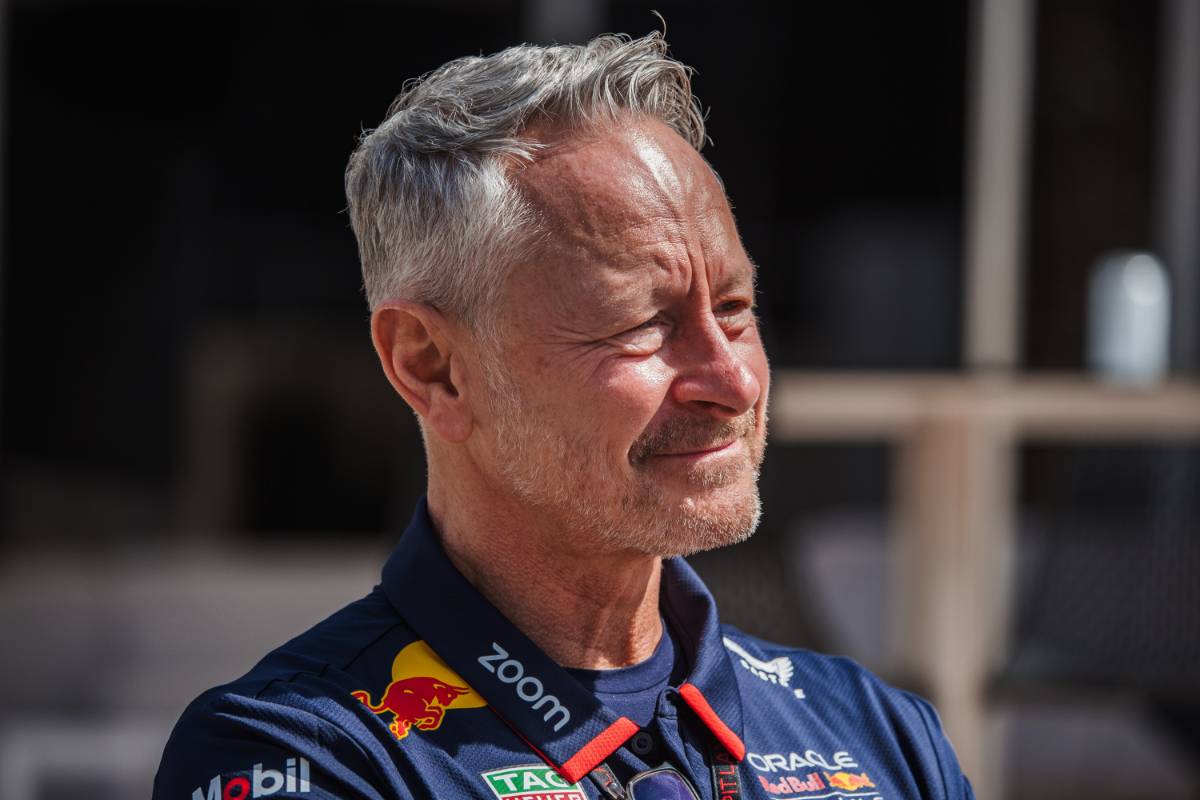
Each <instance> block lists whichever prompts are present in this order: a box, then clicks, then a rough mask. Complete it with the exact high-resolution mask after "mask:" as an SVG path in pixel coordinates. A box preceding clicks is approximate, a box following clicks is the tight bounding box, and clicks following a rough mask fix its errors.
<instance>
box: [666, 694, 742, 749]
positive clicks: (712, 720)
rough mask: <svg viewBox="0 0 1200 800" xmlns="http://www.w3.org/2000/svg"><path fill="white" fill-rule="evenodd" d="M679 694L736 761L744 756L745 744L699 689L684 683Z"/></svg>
mask: <svg viewBox="0 0 1200 800" xmlns="http://www.w3.org/2000/svg"><path fill="white" fill-rule="evenodd" d="M679 696H680V697H682V698H683V701H684V702H685V703H687V704H688V706H689V707H690V708H691V709H692V711H694V712H696V716H697V717H699V718H700V721H701V722H703V723H704V724H705V725H707V726H708V729H709V730H710V731H712V734H713V736H715V737H717V741H718V742H720V743H721V745H722V746H723V747H724V748H725V749H726V750H728V751H729V754H730V755H731V756H733V757H734V758H735V759H737V760H738V761H741V760H742V759H743V758H745V756H746V745H745V744H744V743H743V742H742V740H741V738H740V737H739V736H738V735H737V734H736V733H734V732H733V731H732V730H730V728H729V726H728V725H726V724H725V723H724V722H722V721H721V718H720V717H718V716H717V712H715V711H713V707H712V706H711V705H709V704H708V700H706V699H704V695H703V694H701V693H700V690H699V689H697V688H696V687H695V686H693V685H692V684H690V683H685V684H683V685H682V686H680V687H679Z"/></svg>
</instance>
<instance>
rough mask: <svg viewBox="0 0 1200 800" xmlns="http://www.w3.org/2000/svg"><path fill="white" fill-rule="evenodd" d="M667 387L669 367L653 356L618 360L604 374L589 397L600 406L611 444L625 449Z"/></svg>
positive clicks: (647, 421) (658, 405)
mask: <svg viewBox="0 0 1200 800" xmlns="http://www.w3.org/2000/svg"><path fill="white" fill-rule="evenodd" d="M670 387H671V372H670V369H669V368H668V367H667V366H666V365H665V364H662V363H661V362H660V361H659V360H658V359H656V358H647V359H642V360H639V361H622V362H620V363H617V364H614V365H613V368H612V369H610V370H609V371H608V372H607V373H606V374H605V376H604V380H603V382H602V383H601V386H600V388H599V391H597V392H596V393H595V394H594V396H593V402H594V403H595V404H596V406H597V407H598V408H601V407H602V408H603V409H604V410H603V415H604V417H605V419H606V422H607V424H606V425H605V427H606V429H608V430H609V431H610V432H611V433H612V434H613V436H614V439H615V441H614V444H615V445H616V446H618V447H621V448H627V447H628V446H629V445H630V444H631V443H632V441H633V440H634V439H635V438H636V437H637V436H638V435H640V434H641V433H642V432H643V431H645V430H646V428H647V427H648V426H649V425H650V422H651V420H652V419H653V418H654V416H655V414H657V413H658V411H659V409H660V408H662V406H663V403H664V402H665V400H666V397H667V394H668V392H669V390H670Z"/></svg>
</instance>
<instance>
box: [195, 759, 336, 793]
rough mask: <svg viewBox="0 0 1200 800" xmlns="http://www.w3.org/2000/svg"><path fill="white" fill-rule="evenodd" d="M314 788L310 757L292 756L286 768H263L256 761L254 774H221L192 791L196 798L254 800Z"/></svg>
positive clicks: (303, 791)
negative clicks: (234, 775)
mask: <svg viewBox="0 0 1200 800" xmlns="http://www.w3.org/2000/svg"><path fill="white" fill-rule="evenodd" d="M311 789H312V783H311V781H310V780H309V767H308V759H307V758H289V759H287V761H286V762H284V765H283V769H282V770H278V769H263V765H262V764H261V763H260V764H255V765H254V769H253V770H251V772H250V777H249V778H245V777H237V778H227V779H225V780H224V781H222V780H221V776H220V775H214V776H213V778H212V780H210V781H209V782H208V787H207V791H205V787H203V786H198V787H196V789H195V790H194V791H193V792H192V800H252V798H255V797H269V796H271V795H273V794H275V793H276V792H278V791H280V790H287V791H289V792H295V793H298V794H308V792H309V791H310V790H311Z"/></svg>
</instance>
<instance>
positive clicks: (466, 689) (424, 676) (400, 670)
mask: <svg viewBox="0 0 1200 800" xmlns="http://www.w3.org/2000/svg"><path fill="white" fill-rule="evenodd" d="M351 694H352V695H353V696H354V698H355V699H356V700H358V701H359V702H361V703H362V704H363V705H364V706H366V707H367V708H369V709H370V710H371V711H372V712H374V713H375V714H377V715H380V716H384V715H390V716H391V723H390V724H389V725H388V728H389V729H390V730H391V732H392V734H393V735H394V736H395V737H396V739H397V740H398V741H399V740H402V739H404V738H405V737H406V736H408V733H409V731H411V730H412V729H413V728H416V729H417V730H421V731H432V730H436V729H437V728H439V727H441V725H442V720H443V719H444V718H445V716H446V712H447V711H450V710H455V709H461V708H480V707H482V706H485V705H487V703H486V702H485V701H484V699H483V697H481V696H480V695H479V693H478V692H476V691H475V690H474V689H472V688H471V687H470V686H468V685H467V682H466V681H464V680H463V679H462V678H461V677H459V675H458V673H457V672H455V671H454V670H452V669H450V667H449V666H448V665H447V664H446V662H445V661H442V659H441V658H439V657H438V655H437V653H435V652H433V649H432V648H431V647H430V646H429V645H428V644H426V643H425V642H423V641H420V640H418V641H415V642H413V643H412V644H410V645H407V646H406V647H405V648H404V649H403V650H401V651H400V652H399V653H397V654H396V658H395V659H394V660H393V661H392V682H391V683H389V684H388V685H387V687H386V688H385V689H384V690H383V693H382V694H380V695H379V702H374V701H373V700H372V699H371V694H370V692H367V691H363V690H359V691H355V692H351Z"/></svg>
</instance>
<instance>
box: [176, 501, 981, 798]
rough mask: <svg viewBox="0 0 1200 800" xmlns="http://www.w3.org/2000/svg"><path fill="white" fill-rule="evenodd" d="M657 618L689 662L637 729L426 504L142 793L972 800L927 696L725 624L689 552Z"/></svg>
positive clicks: (672, 574) (200, 721)
mask: <svg viewBox="0 0 1200 800" xmlns="http://www.w3.org/2000/svg"><path fill="white" fill-rule="evenodd" d="M530 591H537V587H536V586H531V587H530ZM661 611H662V614H663V617H664V619H665V621H666V622H667V624H668V626H669V628H670V630H671V631H672V634H673V636H672V637H664V638H672V639H673V640H674V642H673V643H671V645H670V646H672V647H677V648H678V649H677V659H681V660H682V662H683V663H682V664H675V661H676V660H677V659H676V658H672V659H671V661H672V663H673V664H675V672H674V677H675V680H673V681H666V682H665V685H663V686H662V688H661V689H659V690H658V693H657V698H656V700H654V701H653V703H652V705H651V706H650V707H652V708H653V714H652V718H651V719H650V720H649V722H648V723H647V724H645V725H644V727H639V724H638V723H637V722H634V721H633V720H631V719H629V718H628V717H625V716H622V715H621V713H619V712H618V711H616V710H614V709H613V708H610V707H609V706H607V705H606V704H605V703H604V702H603V698H604V697H605V693H604V692H603V691H601V692H600V693H599V694H597V693H595V692H593V691H592V689H591V688H589V684H591V683H592V682H591V681H589V680H588V678H587V676H586V675H584V674H581V675H579V677H578V678H577V677H576V676H573V675H572V674H571V672H570V671H568V670H566V669H563V668H562V667H560V666H559V665H558V664H556V663H554V662H553V661H552V660H551V659H550V658H549V657H548V656H547V655H546V654H545V653H543V652H542V651H541V650H540V649H539V648H538V647H537V646H536V645H534V644H533V642H532V641H530V640H529V639H528V638H527V637H526V636H525V635H524V634H523V633H521V631H520V630H518V629H517V628H516V627H515V626H514V625H513V624H512V623H511V622H510V621H509V620H508V619H506V618H505V616H504V615H503V614H502V613H501V612H500V611H499V610H497V609H496V608H495V607H494V606H493V605H491V603H489V602H488V600H487V599H486V598H484V597H483V596H482V595H481V594H480V593H479V592H478V591H476V590H475V588H474V587H473V586H471V584H470V583H469V582H468V581H467V580H466V579H465V578H464V577H463V576H462V575H461V574H460V573H459V572H458V571H457V570H456V569H455V568H454V566H453V565H452V564H451V562H450V561H449V559H448V558H447V557H446V554H445V552H444V551H443V550H442V547H441V543H440V541H439V538H438V536H437V533H436V531H435V530H434V529H433V525H432V523H431V522H430V520H429V516H428V512H427V511H426V508H425V504H424V502H423V501H422V503H421V504H420V505H419V506H418V508H417V511H416V514H415V515H414V518H413V521H412V523H411V524H410V526H409V528H408V530H407V531H406V532H405V534H404V535H403V536H402V537H401V539H400V543H399V545H398V546H397V547H396V550H395V552H394V553H393V554H392V556H391V558H390V559H389V560H388V562H387V564H386V566H385V567H384V570H383V579H382V581H381V583H380V584H379V585H378V586H376V587H375V589H374V590H373V591H372V592H371V593H370V594H368V595H367V596H366V597H364V598H363V599H361V600H359V601H357V602H354V603H352V604H350V605H349V606H347V607H346V608H344V609H342V610H341V611H339V612H337V613H336V614H334V615H333V616H332V617H330V618H329V619H327V620H325V621H324V622H321V623H320V624H318V625H317V626H316V627H314V628H312V629H311V630H309V631H308V632H306V633H304V634H302V635H300V636H298V637H297V638H295V639H293V640H292V641H290V642H288V643H287V644H285V645H283V646H282V647H280V648H279V649H278V650H275V651H274V652H272V653H271V654H269V655H268V656H267V657H266V658H264V659H263V660H262V661H261V662H259V664H258V665H257V666H255V667H254V669H252V670H251V671H250V672H249V673H248V674H247V675H245V676H244V677H242V678H240V679H238V680H236V681H234V682H233V683H230V684H227V685H225V686H220V687H217V688H215V689H211V690H209V691H207V692H205V693H204V694H202V695H201V696H200V697H198V698H197V699H196V700H195V701H193V702H192V704H191V705H190V706H189V707H188V708H187V710H186V711H185V712H184V714H183V716H182V717H181V718H180V720H179V722H178V724H177V725H176V726H175V730H174V732H173V733H172V734H171V738H170V740H169V741H168V743H167V746H166V750H165V752H164V753H163V759H162V763H161V765H160V767H159V771H158V775H157V778H156V779H155V784H154V798H156V800H170V799H172V798H180V800H183V799H184V798H192V799H194V800H242V798H259V797H277V798H305V799H306V800H317V799H318V798H371V799H372V800H374V799H375V798H389V799H393V798H474V799H475V800H592V799H593V798H599V797H601V796H602V795H601V794H600V789H599V788H598V784H597V783H596V782H594V781H593V780H591V779H589V774H590V773H592V772H593V770H595V769H596V768H597V767H602V766H606V767H607V768H608V769H609V770H610V771H611V773H612V774H614V775H615V776H616V777H617V778H618V779H619V780H627V779H628V778H629V777H630V776H632V775H633V774H635V773H636V772H638V771H641V770H644V769H647V768H651V767H657V766H660V765H662V764H664V763H665V764H670V765H672V766H674V767H675V768H676V769H678V770H679V771H680V772H682V773H683V774H684V775H686V776H687V777H688V778H689V779H690V780H691V782H692V784H693V785H694V787H695V788H696V790H697V791H698V792H699V796H700V797H702V798H706V799H711V800H718V798H720V800H733V798H735V797H738V796H740V797H746V798H775V799H777V800H789V799H790V798H797V799H799V798H811V799H812V800H816V799H817V798H868V799H869V798H955V799H956V800H957V799H958V798H969V797H971V789H970V786H969V784H968V783H967V781H966V779H965V778H964V777H963V775H962V772H961V770H960V769H959V766H958V762H957V760H956V759H955V756H954V751H953V750H952V749H951V747H950V745H949V743H948V742H947V741H946V738H945V736H944V735H943V733H942V730H941V727H940V725H939V723H938V719H937V715H936V714H935V713H934V711H933V709H932V708H931V707H930V706H929V705H928V704H927V703H926V702H925V701H923V700H921V699H920V698H917V697H915V696H913V695H911V694H908V693H906V692H902V691H899V690H896V689H893V688H891V687H888V686H886V685H884V684H883V683H882V682H880V681H879V680H878V679H877V678H875V677H874V676H873V675H871V674H870V673H868V672H866V671H865V670H864V669H862V668H861V667H859V666H858V665H857V664H855V663H854V662H852V661H849V660H847V659H844V658H833V657H829V656H823V655H819V654H816V653H812V652H809V651H805V650H798V649H794V648H787V647H781V646H779V645H773V644H769V643H767V642H763V641H761V640H759V639H756V638H754V637H751V636H747V635H746V634H744V633H741V632H740V631H738V630H737V629H735V628H732V627H729V626H722V625H721V624H720V623H719V621H718V619H717V613H716V609H715V607H714V605H713V600H712V597H711V595H710V594H709V593H708V591H707V590H706V589H705V587H704V585H703V583H702V582H701V581H700V579H699V578H698V577H697V576H696V574H695V573H694V572H693V571H692V569H691V568H690V567H689V566H688V565H687V563H686V562H685V561H684V560H683V559H679V558H675V559H669V560H667V561H666V562H665V563H664V568H663V578H662V591H661ZM680 676H682V677H681V678H680ZM580 678H582V680H580ZM638 707H639V708H644V707H645V705H644V699H643V701H641V702H639V704H638ZM714 765H716V766H717V768H718V769H717V770H716V772H714V770H713V767H714ZM723 770H724V772H722V771H723ZM730 770H732V771H733V772H734V773H736V776H737V780H736V781H729V780H724V779H715V778H714V776H715V775H716V776H719V775H722V774H725V775H728V774H729V771H730Z"/></svg>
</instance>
